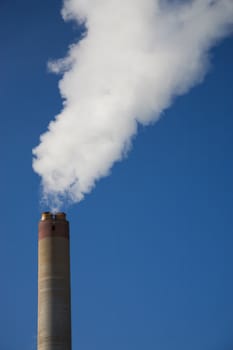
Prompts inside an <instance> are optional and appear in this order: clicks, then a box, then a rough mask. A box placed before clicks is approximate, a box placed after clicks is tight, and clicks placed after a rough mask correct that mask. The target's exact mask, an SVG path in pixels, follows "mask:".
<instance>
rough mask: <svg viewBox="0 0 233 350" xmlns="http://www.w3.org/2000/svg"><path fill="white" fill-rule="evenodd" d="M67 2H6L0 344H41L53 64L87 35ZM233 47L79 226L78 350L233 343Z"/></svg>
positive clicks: (148, 137)
mask: <svg viewBox="0 0 233 350" xmlns="http://www.w3.org/2000/svg"><path fill="white" fill-rule="evenodd" d="M60 8H61V2H60V1H50V2H46V1H36V0H34V1H29V0H21V1H17V0H14V1H11V0H1V1H0V26H1V30H0V43H1V51H0V52H1V55H0V59H1V65H0V71H1V79H0V108H1V129H0V133H1V137H0V142H1V148H0V152H1V172H0V188H1V192H0V193H1V204H0V210H1V254H0V276H1V289H0V349H4V350H15V349H24V350H32V349H36V333H37V222H38V220H39V218H40V212H41V211H43V210H44V209H47V208H44V207H43V206H40V204H39V202H40V194H39V192H40V190H39V184H40V181H39V177H38V176H37V175H36V174H34V172H33V171H32V165H31V162H32V154H31V152H32V148H33V147H35V146H36V145H37V144H38V141H39V136H40V134H41V133H42V132H44V131H45V129H46V127H47V124H48V122H49V121H50V120H51V119H52V118H53V117H54V115H56V114H57V113H58V112H59V111H60V109H61V98H60V96H59V91H58V87H57V82H58V77H57V76H54V75H52V74H50V73H48V70H47V62H48V60H49V59H53V58H59V57H63V56H64V55H65V53H66V51H67V47H68V45H69V44H71V43H72V42H73V41H74V40H76V39H78V37H79V29H78V28H77V27H75V26H74V24H72V23H68V24H65V23H64V22H63V20H62V18H61V16H60ZM232 62H233V39H232V38H228V39H226V40H224V41H222V42H221V44H220V45H218V46H217V47H216V48H215V49H214V50H212V67H211V69H210V71H209V73H208V75H207V77H206V79H205V81H204V82H203V83H202V84H201V85H198V86H197V87H195V88H194V89H192V90H191V91H190V92H189V93H188V94H186V95H185V96H182V97H179V98H178V99H176V101H175V102H174V104H173V105H172V107H171V108H169V109H168V110H167V111H166V112H165V113H164V114H163V116H162V118H161V119H160V120H159V122H157V123H156V124H154V125H153V126H148V127H140V129H139V134H138V136H137V137H136V138H135V139H134V142H133V148H132V150H131V151H130V153H129V155H128V157H127V158H126V159H125V160H123V161H122V162H121V163H117V164H116V165H115V166H114V167H113V169H112V173H111V176H109V177H107V178H104V179H102V180H101V181H100V182H99V183H98V185H97V187H96V188H95V189H94V191H93V192H92V193H91V194H90V195H88V196H87V197H86V199H85V200H84V201H83V202H81V203H80V204H78V205H74V206H72V207H69V208H67V215H68V219H69V220H70V225H71V269H72V271H71V273H72V322H73V324H72V333H73V349H74V350H76V349H79V350H93V349H95V350H98V349H101V350H107V349H108V350H109V349H111V350H118V349H121V350H130V349H134V350H141V349H151V350H153V349H158V350H171V349H179V350H197V349H198V350H230V349H232V347H233V254H232V245H233V236H232V226H233V182H232V178H233V157H232V151H233V138H232V132H233V118H232V117H233V98H232V86H233V69H232Z"/></svg>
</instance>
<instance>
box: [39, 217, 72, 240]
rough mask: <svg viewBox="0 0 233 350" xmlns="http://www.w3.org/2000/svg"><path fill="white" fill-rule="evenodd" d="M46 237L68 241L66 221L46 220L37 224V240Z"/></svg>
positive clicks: (67, 224)
mask: <svg viewBox="0 0 233 350" xmlns="http://www.w3.org/2000/svg"><path fill="white" fill-rule="evenodd" d="M46 237H63V238H66V239H69V223H68V222H67V221H53V220H46V221H41V222H40V223H39V237H38V238H39V240H40V239H43V238H46Z"/></svg>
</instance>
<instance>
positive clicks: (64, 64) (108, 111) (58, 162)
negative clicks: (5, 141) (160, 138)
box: [33, 0, 233, 206]
mask: <svg viewBox="0 0 233 350" xmlns="http://www.w3.org/2000/svg"><path fill="white" fill-rule="evenodd" d="M62 15H63V17H64V19H65V20H70V19H72V20H75V21H77V22H78V23H79V24H80V23H82V22H84V23H85V26H86V33H85V35H84V37H83V38H82V39H81V40H80V41H79V42H78V43H76V44H74V45H72V46H71V47H70V49H69V52H68V54H67V57H66V58H64V59H60V60H58V61H55V62H52V63H50V64H49V66H50V69H51V70H52V71H54V72H56V73H58V72H60V73H63V76H62V79H61V80H60V82H59V88H60V92H61V95H62V98H63V99H64V108H63V110H62V111H61V113H60V114H59V115H58V116H56V118H55V121H52V122H51V123H50V124H49V127H48V131H47V132H46V133H44V134H43V135H42V136H41V138H40V144H39V146H37V147H36V148H35V149H34V150H33V154H34V156H35V158H34V160H33V168H34V170H35V171H36V172H37V173H38V174H39V175H40V176H41V177H42V186H43V193H44V197H45V199H46V200H47V201H48V202H50V205H52V206H54V205H55V206H59V205H60V204H61V202H62V200H63V199H65V200H67V199H68V200H69V201H72V202H78V201H80V200H81V199H82V198H83V197H84V195H85V194H86V193H88V192H90V191H91V189H92V188H93V187H94V185H95V183H96V181H97V180H98V179H100V178H101V177H103V176H106V175H108V174H109V171H110V169H111V167H112V165H113V164H114V162H116V161H117V160H120V159H121V158H122V157H123V156H124V155H125V153H126V152H127V150H128V149H129V147H130V143H131V139H132V136H133V135H135V134H136V132H137V124H138V123H141V124H144V125H145V124H149V123H153V122H155V121H156V120H157V119H158V118H159V116H160V114H161V112H162V111H163V110H164V109H165V108H167V107H168V106H169V105H170V104H171V102H172V100H173V98H174V97H175V96H177V95H181V94H184V93H185V92H187V91H188V90H189V89H190V88H191V87H192V86H193V85H194V84H196V83H199V82H200V81H201V80H202V79H203V77H204V74H205V73H206V71H207V69H208V65H209V59H208V58H209V57H208V52H209V50H210V48H211V47H212V46H213V45H215V44H216V43H217V41H218V40H219V39H221V38H223V37H224V36H226V35H227V34H229V33H230V31H231V30H232V25H233V0H189V1H187V0H186V1H178V0H173V1H172V0H170V1H169V0H160V1H159V0H65V1H64V7H63V10H62Z"/></svg>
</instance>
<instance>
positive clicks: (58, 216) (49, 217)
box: [41, 211, 66, 221]
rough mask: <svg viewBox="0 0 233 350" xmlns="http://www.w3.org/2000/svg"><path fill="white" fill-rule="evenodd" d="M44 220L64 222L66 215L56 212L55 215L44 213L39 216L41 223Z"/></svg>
mask: <svg viewBox="0 0 233 350" xmlns="http://www.w3.org/2000/svg"><path fill="white" fill-rule="evenodd" d="M45 220H55V221H57V220H59V221H66V214H65V213H63V212H58V213H56V214H53V213H50V212H49V211H44V212H43V213H42V214H41V221H45Z"/></svg>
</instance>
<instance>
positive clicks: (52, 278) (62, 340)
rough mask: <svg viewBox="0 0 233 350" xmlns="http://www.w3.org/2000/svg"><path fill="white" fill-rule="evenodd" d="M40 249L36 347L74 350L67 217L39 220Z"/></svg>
mask: <svg viewBox="0 0 233 350" xmlns="http://www.w3.org/2000/svg"><path fill="white" fill-rule="evenodd" d="M64 217H65V216H64ZM38 249H39V250H38V338H37V349H38V350H71V303H70V254H69V223H68V221H66V220H65V219H64V220H60V219H59V220H57V219H56V217H55V218H54V216H52V217H49V218H46V219H45V220H43V221H40V223H39V243H38Z"/></svg>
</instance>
